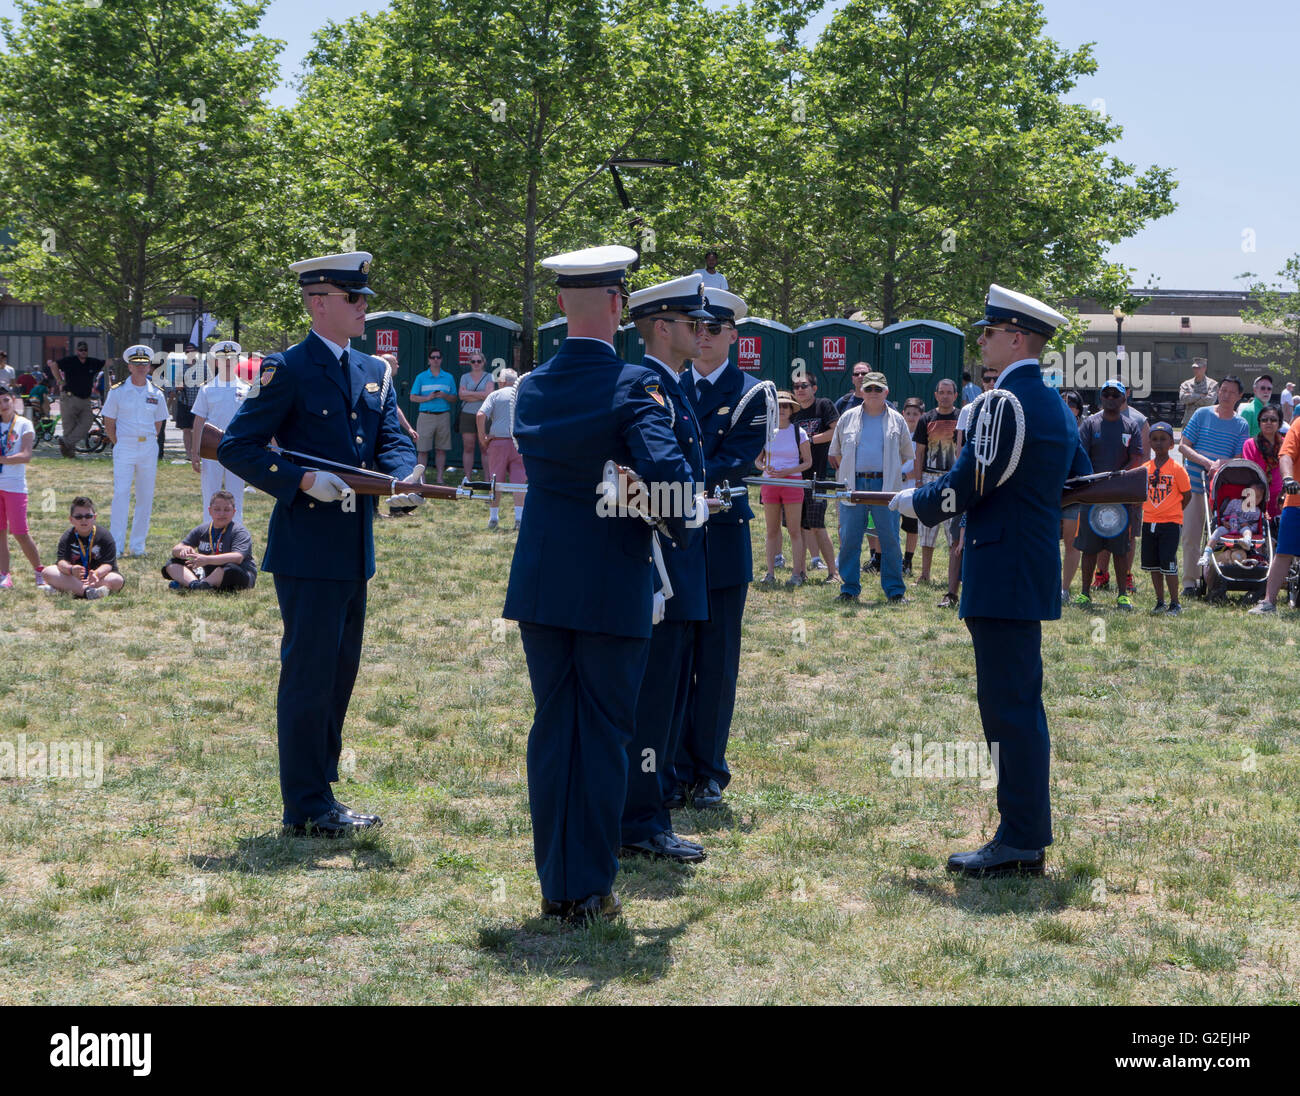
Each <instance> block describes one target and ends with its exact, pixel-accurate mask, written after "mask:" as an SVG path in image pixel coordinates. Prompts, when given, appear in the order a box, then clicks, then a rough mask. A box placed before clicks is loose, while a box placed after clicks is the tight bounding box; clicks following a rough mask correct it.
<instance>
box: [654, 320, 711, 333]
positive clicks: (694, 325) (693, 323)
mask: <svg viewBox="0 0 1300 1096" xmlns="http://www.w3.org/2000/svg"><path fill="white" fill-rule="evenodd" d="M655 319H656V320H660V321H662V322H663V323H684V324H685V325H686V326H687V327H689V328H690V329H691V330H692V331H698V330H699V329H700V327H701V325H702V323H703V322H704V321H701V320H670V319H668V317H666V316H656V317H655Z"/></svg>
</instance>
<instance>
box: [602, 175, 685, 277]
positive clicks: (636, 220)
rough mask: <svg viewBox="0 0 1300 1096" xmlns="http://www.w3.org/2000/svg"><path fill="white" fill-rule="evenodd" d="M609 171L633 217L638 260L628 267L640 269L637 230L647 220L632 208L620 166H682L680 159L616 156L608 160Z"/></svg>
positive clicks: (623, 202)
mask: <svg viewBox="0 0 1300 1096" xmlns="http://www.w3.org/2000/svg"><path fill="white" fill-rule="evenodd" d="M607 166H608V167H609V173H610V174H611V175H612V176H613V177H614V190H615V191H617V193H618V200H619V202H620V203H621V204H622V206H623V211H624V212H625V213H627V214H629V215H630V217H631V228H632V235H633V236H634V237H635V240H636V242H635V243H634V244H633V247H634V248H635V250H636V262H634V263H633V264H632V265H631V266H629V267H628V270H629V271H636V270H639V269H640V267H641V234H640V233H639V232H637V229H638V228H640V227H641V226H642V225H643V224H645V221H644V220H643V219H642V218H641V216H640V215H639V214H638V213H637V212H636V210H635V209H633V208H632V202H631V201H630V200H629V198H628V196H627V191H626V190H625V189H624V188H623V180H622V178H621V177H620V176H619V173H618V169H619V168H650V167H681V166H682V164H681V161H679V160H655V159H643V158H634V157H616V158H614V159H612V160H610V161H609V162H608V165H607Z"/></svg>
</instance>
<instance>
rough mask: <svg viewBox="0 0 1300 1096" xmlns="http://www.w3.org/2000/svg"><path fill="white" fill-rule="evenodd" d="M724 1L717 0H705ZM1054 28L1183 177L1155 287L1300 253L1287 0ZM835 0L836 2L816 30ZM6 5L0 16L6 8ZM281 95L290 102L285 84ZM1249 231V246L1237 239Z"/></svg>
mask: <svg viewBox="0 0 1300 1096" xmlns="http://www.w3.org/2000/svg"><path fill="white" fill-rule="evenodd" d="M706 2H707V3H709V4H710V5H711V6H720V5H721V4H722V3H723V2H724V0H706ZM1043 2H1044V8H1045V10H1046V12H1047V16H1048V32H1049V33H1050V34H1051V36H1052V37H1053V38H1055V39H1056V40H1057V41H1058V42H1060V43H1062V44H1063V45H1066V46H1072V47H1073V46H1078V45H1080V44H1082V43H1084V42H1095V43H1096V46H1095V53H1096V57H1097V62H1098V72H1097V75H1096V76H1094V77H1091V78H1088V79H1086V80H1085V81H1084V82H1083V83H1081V84H1080V85H1079V87H1078V88H1077V89H1076V90H1075V92H1074V94H1073V95H1072V96H1071V98H1072V99H1073V100H1074V101H1078V102H1082V103H1088V104H1091V103H1092V102H1093V100H1095V99H1104V100H1105V104H1106V111H1107V113H1108V114H1109V115H1110V116H1111V117H1112V118H1114V119H1115V120H1117V121H1119V122H1120V123H1122V124H1123V126H1124V137H1123V139H1122V140H1121V141H1120V142H1119V144H1118V145H1117V146H1116V148H1115V150H1114V151H1115V152H1116V154H1117V155H1119V156H1120V157H1121V158H1122V159H1124V160H1126V161H1127V162H1129V163H1132V164H1136V165H1137V166H1138V167H1145V166H1147V165H1149V164H1161V165H1163V166H1165V167H1171V168H1173V169H1174V174H1175V176H1176V178H1177V179H1178V181H1179V186H1178V189H1177V191H1176V193H1175V198H1176V199H1177V201H1178V203H1179V208H1178V209H1177V210H1176V211H1175V212H1174V213H1173V214H1172V215H1170V216H1169V217H1166V218H1164V219H1163V220H1161V221H1159V222H1157V223H1156V224H1155V225H1153V226H1151V227H1149V228H1147V229H1146V230H1145V231H1144V232H1141V233H1139V234H1138V235H1137V236H1135V237H1133V238H1132V239H1130V240H1127V241H1125V242H1124V243H1123V244H1120V245H1119V246H1118V247H1116V248H1115V249H1114V250H1113V252H1112V256H1111V257H1112V259H1114V260H1115V261H1117V262H1123V263H1125V264H1126V265H1128V266H1130V267H1134V268H1136V275H1135V280H1136V281H1137V282H1138V283H1139V284H1143V283H1146V282H1147V280H1148V278H1149V277H1150V276H1156V277H1158V278H1159V282H1158V284H1159V285H1160V287H1161V288H1163V289H1235V288H1239V287H1240V284H1241V283H1239V282H1238V281H1236V277H1237V275H1239V274H1241V273H1243V272H1244V271H1247V270H1249V271H1254V272H1256V273H1259V274H1265V275H1269V276H1271V275H1272V274H1273V273H1274V272H1275V271H1276V270H1278V269H1279V268H1280V267H1281V265H1282V263H1283V262H1284V260H1285V259H1286V257H1287V256H1288V255H1291V254H1293V253H1294V252H1296V251H1300V203H1298V202H1297V201H1296V191H1297V180H1300V144H1298V143H1297V142H1295V141H1294V139H1293V135H1292V134H1291V133H1290V130H1291V128H1292V126H1291V124H1290V123H1291V119H1292V117H1293V115H1294V102H1293V100H1294V88H1293V73H1294V69H1295V66H1296V63H1297V61H1296V48H1297V44H1298V43H1300V6H1298V5H1296V4H1295V0H1236V2H1234V3H1226V4H1225V3H1222V2H1219V0H1043ZM386 6H387V5H386V3H382V2H379V0H372V2H366V0H361V2H356V0H353V2H345V0H273V2H272V4H271V6H270V8H269V10H268V12H267V15H266V19H265V21H264V23H263V31H264V33H266V34H268V35H270V36H272V37H274V38H281V39H283V40H285V41H286V42H287V46H286V48H285V50H284V52H283V53H282V54H281V67H282V71H283V73H284V75H285V77H286V80H287V79H288V78H289V77H290V76H292V74H293V73H294V72H296V71H297V69H298V67H299V65H300V64H301V62H302V58H303V56H304V55H305V54H306V52H307V49H308V48H309V46H310V45H311V34H312V31H313V30H315V29H316V28H317V27H319V26H321V25H323V24H324V23H325V22H326V21H327V20H331V19H332V20H343V19H346V18H348V17H349V16H350V15H354V14H356V13H357V12H359V11H375V10H380V9H382V8H384V7H386ZM842 6H843V0H832V3H831V4H830V5H829V6H828V9H827V12H826V13H824V15H823V17H822V18H820V19H819V20H818V21H817V22H816V23H814V24H813V27H812V28H811V31H812V33H813V34H815V33H816V31H817V30H819V29H820V27H821V26H823V25H824V24H825V22H826V20H827V19H828V18H829V14H830V12H831V11H832V10H834V9H837V8H840V7H842ZM14 14H15V11H14V6H13V3H12V0H0V15H10V16H12V15H14ZM274 98H275V101H276V102H279V103H288V102H291V101H292V98H293V96H292V93H291V92H290V91H289V90H288V88H287V87H282V88H281V89H280V91H279V92H278V93H277V94H276V95H275V97H274ZM1248 229H1250V230H1253V232H1254V237H1255V248H1256V250H1255V251H1254V252H1253V253H1248V252H1244V251H1243V250H1242V234H1243V232H1245V231H1246V230H1248Z"/></svg>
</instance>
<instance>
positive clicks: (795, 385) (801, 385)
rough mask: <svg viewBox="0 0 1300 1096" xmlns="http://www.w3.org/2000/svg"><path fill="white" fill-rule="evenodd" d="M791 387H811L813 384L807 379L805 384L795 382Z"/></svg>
mask: <svg viewBox="0 0 1300 1096" xmlns="http://www.w3.org/2000/svg"><path fill="white" fill-rule="evenodd" d="M790 387H791V388H811V387H812V385H811V384H809V383H808V382H807V381H805V382H804V383H803V384H794V385H791V386H790Z"/></svg>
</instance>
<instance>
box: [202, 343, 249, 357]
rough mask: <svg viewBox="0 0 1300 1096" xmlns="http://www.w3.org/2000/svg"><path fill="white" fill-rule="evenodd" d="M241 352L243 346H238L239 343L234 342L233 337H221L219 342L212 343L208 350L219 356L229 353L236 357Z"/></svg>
mask: <svg viewBox="0 0 1300 1096" xmlns="http://www.w3.org/2000/svg"><path fill="white" fill-rule="evenodd" d="M243 352H244V348H243V347H242V346H240V345H239V343H237V342H235V340H234V339H222V340H221V342H219V343H213V345H212V349H211V350H209V351H208V353H209V354H216V355H221V356H225V355H227V354H229V355H231V356H232V357H236V358H237V357H239V355H240V354H242V353H243Z"/></svg>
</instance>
